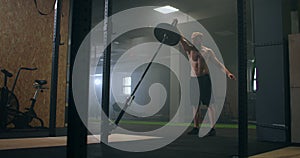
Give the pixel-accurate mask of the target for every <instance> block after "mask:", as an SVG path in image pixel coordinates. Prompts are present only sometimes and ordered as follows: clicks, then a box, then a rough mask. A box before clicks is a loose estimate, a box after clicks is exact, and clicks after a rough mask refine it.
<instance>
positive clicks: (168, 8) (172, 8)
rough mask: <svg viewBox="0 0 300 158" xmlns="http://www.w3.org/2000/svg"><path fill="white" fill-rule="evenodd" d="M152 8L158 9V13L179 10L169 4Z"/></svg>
mask: <svg viewBox="0 0 300 158" xmlns="http://www.w3.org/2000/svg"><path fill="white" fill-rule="evenodd" d="M154 10H155V11H158V12H160V13H163V14H169V13H173V12H177V11H179V9H177V8H174V7H172V6H169V5H167V6H164V7H159V8H155V9H154Z"/></svg>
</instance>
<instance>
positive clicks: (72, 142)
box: [67, 0, 92, 158]
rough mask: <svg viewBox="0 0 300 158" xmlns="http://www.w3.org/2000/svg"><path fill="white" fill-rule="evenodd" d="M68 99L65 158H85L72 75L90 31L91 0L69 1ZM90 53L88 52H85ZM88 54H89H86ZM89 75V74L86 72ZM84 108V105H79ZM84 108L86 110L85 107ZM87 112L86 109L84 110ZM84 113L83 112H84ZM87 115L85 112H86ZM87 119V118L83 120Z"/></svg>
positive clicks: (83, 135)
mask: <svg viewBox="0 0 300 158" xmlns="http://www.w3.org/2000/svg"><path fill="white" fill-rule="evenodd" d="M69 15H70V16H69V19H70V20H69V43H68V51H69V55H70V56H69V61H70V73H69V75H70V76H69V79H70V81H69V96H68V97H69V98H68V138H67V157H68V158H86V157H87V129H86V127H85V125H84V123H83V122H82V120H81V119H80V117H79V115H78V112H77V110H76V106H75V102H74V98H73V91H72V74H73V67H74V62H75V57H76V54H77V51H78V49H79V47H80V45H81V43H82V41H83V40H84V38H85V37H86V35H87V34H88V33H89V32H90V30H91V18H92V0H70V14H69ZM86 51H90V50H86ZM88 54H89V53H88ZM88 73H89V72H88ZM85 82H86V81H85ZM80 106H84V105H80ZM86 108H88V107H87V106H86ZM86 111H88V109H86ZM86 111H85V112H86ZM86 113H87V112H86ZM84 119H87V118H84Z"/></svg>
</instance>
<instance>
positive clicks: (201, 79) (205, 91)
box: [190, 75, 212, 106]
mask: <svg viewBox="0 0 300 158" xmlns="http://www.w3.org/2000/svg"><path fill="white" fill-rule="evenodd" d="M197 82H198V85H199V90H197V89H196V86H197ZM190 84H191V89H190V92H191V93H190V100H191V105H192V106H198V105H201V103H202V104H203V105H206V106H209V103H210V100H211V98H212V86H211V80H210V77H209V75H203V76H198V77H191V83H190ZM199 91H200V97H199V96H195V95H199ZM197 98H199V99H197Z"/></svg>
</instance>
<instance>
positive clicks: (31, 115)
mask: <svg viewBox="0 0 300 158" xmlns="http://www.w3.org/2000/svg"><path fill="white" fill-rule="evenodd" d="M45 84H47V81H46V80H35V83H34V84H33V87H34V88H35V89H36V90H35V93H34V96H33V98H31V99H30V100H31V105H30V107H29V108H25V112H20V111H15V110H14V109H8V113H13V114H16V115H15V116H14V119H13V120H12V121H11V122H9V123H12V124H13V125H14V128H16V129H25V128H45V126H44V121H43V120H42V119H41V118H40V117H38V116H37V114H36V112H35V111H34V106H35V103H36V100H37V97H38V95H39V93H40V92H41V93H42V92H43V91H44V90H45V89H48V88H46V87H44V85H45ZM33 120H37V121H38V122H39V123H40V126H34V127H33V126H31V125H30V123H31V122H32V121H33Z"/></svg>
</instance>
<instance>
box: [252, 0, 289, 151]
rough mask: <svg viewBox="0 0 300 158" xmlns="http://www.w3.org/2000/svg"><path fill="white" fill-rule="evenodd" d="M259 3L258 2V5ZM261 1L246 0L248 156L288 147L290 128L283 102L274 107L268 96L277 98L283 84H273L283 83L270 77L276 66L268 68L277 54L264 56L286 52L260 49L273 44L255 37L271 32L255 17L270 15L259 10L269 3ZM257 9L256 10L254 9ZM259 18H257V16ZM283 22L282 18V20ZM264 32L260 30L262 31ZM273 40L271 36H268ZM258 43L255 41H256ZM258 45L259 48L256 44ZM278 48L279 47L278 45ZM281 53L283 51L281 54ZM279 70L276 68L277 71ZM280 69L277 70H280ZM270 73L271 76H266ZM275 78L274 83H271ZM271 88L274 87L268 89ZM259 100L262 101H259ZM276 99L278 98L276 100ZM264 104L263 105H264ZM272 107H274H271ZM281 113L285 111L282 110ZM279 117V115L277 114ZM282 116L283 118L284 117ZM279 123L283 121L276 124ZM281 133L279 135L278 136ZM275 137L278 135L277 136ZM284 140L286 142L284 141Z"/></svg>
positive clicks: (270, 46) (279, 4) (278, 64)
mask: <svg viewBox="0 0 300 158" xmlns="http://www.w3.org/2000/svg"><path fill="white" fill-rule="evenodd" d="M255 2H256V3H255ZM259 2H260V1H256V0H252V1H247V24H248V25H247V34H248V35H247V41H248V42H247V43H248V45H247V48H248V52H247V54H248V81H247V83H248V87H249V89H248V143H249V145H248V147H249V148H248V153H249V156H251V155H255V154H258V153H263V152H267V151H270V150H274V149H278V148H280V147H284V146H285V145H286V141H287V140H285V139H286V138H285V137H286V133H285V132H287V128H285V125H284V124H286V123H284V122H285V120H284V117H285V112H284V108H285V107H284V104H285V103H283V104H282V105H283V107H280V106H281V103H279V102H277V103H276V105H275V104H272V101H269V99H268V98H269V97H270V96H269V95H266V93H265V92H266V91H269V92H271V93H269V94H272V95H273V96H271V98H274V97H275V96H276V93H277V92H278V91H279V89H280V88H281V86H282V84H281V83H282V82H281V81H280V84H273V83H274V82H277V81H278V80H280V79H279V78H277V77H270V73H266V72H268V71H269V72H270V71H272V69H274V68H275V67H274V66H271V67H269V66H268V65H272V62H274V61H278V60H277V59H276V58H275V56H274V55H272V57H270V56H268V57H266V58H265V57H264V54H267V53H270V54H273V53H279V54H277V55H280V54H281V53H282V52H283V50H280V49H277V48H276V49H277V50H278V51H279V52H274V51H270V50H268V49H265V50H264V51H261V50H260V49H264V48H272V47H274V45H272V44H270V45H265V44H262V43H259V42H260V41H261V40H262V41H263V40H264V37H259V35H258V36H257V37H256V38H255V35H257V34H258V32H259V31H261V30H262V29H267V30H272V29H269V28H265V27H262V26H260V25H265V24H264V23H263V21H259V22H258V21H257V22H256V25H254V24H255V21H254V20H255V18H256V20H257V19H260V17H263V18H264V16H266V15H267V14H265V12H267V11H264V13H259V12H258V10H257V9H256V8H260V7H262V6H263V5H266V4H263V3H262V4H259V5H257V3H259ZM276 5H277V6H280V7H281V3H280V2H279V3H276V4H275V3H274V6H276ZM255 7H256V8H255ZM255 16H256V17H255ZM279 19H280V18H279ZM273 20H274V21H273V22H271V23H274V22H275V21H276V18H274V19H273ZM260 29H261V30H260ZM277 33H278V32H276V33H275V32H272V34H277ZM268 38H270V39H271V40H275V39H272V37H268ZM255 40H256V41H258V42H256V41H255ZM255 44H256V45H255ZM276 47H277V46H276ZM280 51H282V52H280ZM280 64H281V63H280V62H278V63H276V66H278V67H283V65H280ZM278 67H277V68H278ZM280 69H281V68H279V69H278V70H279V71H280ZM266 74H268V75H266ZM270 78H272V79H271V80H273V81H271V80H269V79H270ZM259 81H267V82H259ZM269 85H272V86H271V87H269ZM279 98H283V96H280V97H279ZM258 99H259V101H258ZM276 99H277V98H276ZM273 100H275V98H274V99H273ZM262 102H264V103H263V104H262ZM269 107H271V108H269ZM281 110H282V111H281ZM277 114H280V115H277ZM282 115H283V116H282ZM276 122H283V123H282V124H281V123H276ZM279 133H280V134H279ZM275 135H276V136H275ZM283 137H284V139H282V138H283Z"/></svg>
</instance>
